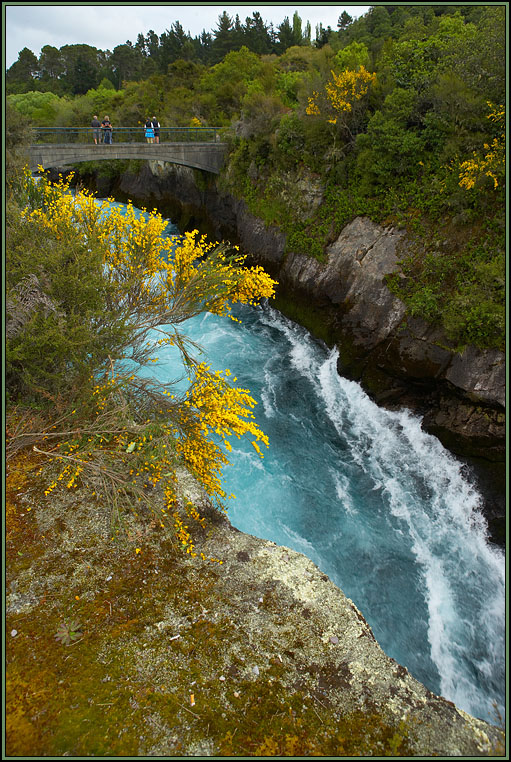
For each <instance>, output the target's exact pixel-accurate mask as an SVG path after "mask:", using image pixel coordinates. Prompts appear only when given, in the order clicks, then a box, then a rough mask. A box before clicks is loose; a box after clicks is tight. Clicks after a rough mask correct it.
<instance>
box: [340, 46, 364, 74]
mask: <svg viewBox="0 0 511 762" xmlns="http://www.w3.org/2000/svg"><path fill="white" fill-rule="evenodd" d="M334 60H335V65H336V67H337V69H338V71H343V70H344V69H349V70H350V71H358V69H359V67H360V66H363V67H364V68H366V69H367V68H368V66H369V51H368V49H367V45H365V44H364V43H363V42H356V40H354V41H353V42H350V44H349V45H346V47H345V48H343V49H342V50H339V51H338V52H337V53H336V56H335V59H334Z"/></svg>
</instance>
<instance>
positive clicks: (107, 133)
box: [101, 116, 112, 145]
mask: <svg viewBox="0 0 511 762" xmlns="http://www.w3.org/2000/svg"><path fill="white" fill-rule="evenodd" d="M101 129H102V130H103V143H106V144H107V145H111V143H112V124H111V122H110V117H108V116H105V118H104V119H103V121H102V122H101Z"/></svg>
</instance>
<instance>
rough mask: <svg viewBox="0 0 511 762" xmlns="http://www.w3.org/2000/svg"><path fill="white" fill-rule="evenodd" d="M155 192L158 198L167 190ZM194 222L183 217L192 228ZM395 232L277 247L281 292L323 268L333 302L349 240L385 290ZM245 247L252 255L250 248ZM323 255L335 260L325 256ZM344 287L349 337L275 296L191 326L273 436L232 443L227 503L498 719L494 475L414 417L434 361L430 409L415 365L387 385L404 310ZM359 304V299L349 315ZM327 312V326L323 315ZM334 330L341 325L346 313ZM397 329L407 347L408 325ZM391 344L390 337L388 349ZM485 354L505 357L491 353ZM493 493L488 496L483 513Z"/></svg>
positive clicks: (470, 707) (264, 237) (398, 651)
mask: <svg viewBox="0 0 511 762" xmlns="http://www.w3.org/2000/svg"><path fill="white" fill-rule="evenodd" d="M178 173H179V172H178ZM171 174H172V173H171ZM146 179H147V178H146ZM123 183H124V184H123ZM126 183H127V181H126V178H124V180H121V183H120V186H121V187H120V190H119V194H118V195H122V193H126V187H127V186H126ZM136 189H137V188H132V190H136ZM111 190H112V189H110V191H111ZM100 192H101V188H100ZM116 195H117V194H116ZM129 195H130V197H131V196H135V193H133V194H129ZM135 197H136V196H135ZM137 200H138V199H137ZM143 201H144V199H143V198H142V199H141V200H139V203H141V204H142V202H143ZM148 201H149V202H150V203H148ZM145 205H146V206H148V207H149V206H150V207H151V208H152V207H153V206H156V205H157V202H155V200H154V197H153V196H151V197H150V198H147V197H146V199H145ZM158 206H160V205H159V204H158ZM161 206H163V210H165V204H164V203H163V202H162V204H161ZM244 219H245V224H248V223H247V220H249V223H250V224H249V227H250V233H247V232H246V231H245V234H243V231H240V230H238V234H239V236H240V239H241V240H243V237H245V238H247V237H250V236H252V240H253V239H254V236H256V237H257V235H258V234H259V238H260V243H261V241H264V246H265V247H266V256H259V257H258V258H257V260H258V261H261V260H263V263H264V264H269V268H268V269H270V271H273V272H275V269H276V268H275V259H278V257H276V256H275V252H278V251H279V246H280V249H281V248H282V241H281V242H280V244H279V241H278V231H269V232H268V231H266V232H265V231H264V230H263V231H261V226H258V225H257V223H256V222H255V221H254V220H250V218H249V217H248V216H247V215H245V216H244ZM194 222H196V219H194V218H193V216H192V217H191V218H190V219H189V220H188V225H187V227H192V226H193V225H192V223H194ZM183 227H186V226H183ZM218 227H221V225H220V224H219V225H218ZM216 232H219V231H216ZM343 232H345V231H343ZM168 233H169V234H170V235H178V234H179V229H178V227H177V226H175V225H173V224H172V223H170V222H169V228H168ZM268 236H269V237H268ZM368 236H369V241H370V242H369V243H367V237H368ZM399 236H400V232H399V231H395V230H390V231H389V230H386V231H385V230H382V229H379V228H377V226H374V225H373V224H372V223H370V221H365V220H355V221H354V222H353V223H352V226H351V229H350V230H348V231H346V234H345V240H344V241H343V240H339V241H338V242H337V247H332V249H333V250H332V251H331V252H330V259H329V260H328V263H327V265H326V266H325V265H321V266H319V269H317V268H318V265H315V264H311V263H309V262H307V261H305V260H304V258H301V259H300V258H298V257H294V258H293V257H292V256H291V257H287V258H286V259H285V262H284V265H283V266H282V267H281V268H280V269H279V272H280V273H281V274H283V275H284V284H285V287H284V290H283V291H284V293H283V296H282V297H281V303H282V304H283V305H285V304H287V305H288V309H287V312H288V313H289V312H293V307H289V304H290V296H289V294H290V293H291V295H293V294H296V295H297V299H296V302H295V307H296V305H299V304H300V300H303V298H304V293H307V289H308V292H309V294H310V293H311V292H313V291H314V290H315V289H316V292H317V293H316V301H315V305H313V306H312V309H309V311H308V314H309V315H310V313H311V312H314V307H315V306H316V307H317V306H318V305H319V307H321V303H322V298H321V295H319V296H318V294H320V292H321V281H322V280H323V289H322V293H323V294H324V293H325V291H326V292H328V291H329V289H330V292H329V301H330V304H329V306H328V309H330V311H331V309H332V305H333V304H336V303H337V304H340V303H341V302H342V301H343V300H344V298H345V294H344V295H343V294H341V293H339V291H338V292H337V293H336V292H335V283H336V282H338V280H339V279H338V277H337V280H336V279H335V278H334V277H333V276H332V271H333V270H335V268H337V272H338V271H339V268H340V262H341V260H342V258H343V255H344V254H345V252H346V251H347V250H349V247H350V246H351V248H352V249H353V247H354V248H355V251H356V252H357V257H356V259H357V261H358V262H359V263H360V262H361V261H362V260H365V263H366V264H367V263H369V272H370V276H369V278H367V277H366V281H367V280H369V281H371V280H372V283H373V286H374V284H376V287H377V288H379V289H380V291H381V290H382V289H381V280H382V272H384V271H385V269H386V268H387V269H388V267H390V266H391V265H392V264H395V261H396V254H395V244H396V240H397V239H398V238H399ZM357 238H358V240H357ZM392 239H394V240H392ZM389 240H390V246H389ZM353 241H355V244H357V243H358V245H355V244H354V243H353ZM382 244H383V249H382V248H381V247H382ZM378 246H380V250H379V249H378ZM254 248H256V247H255V246H254ZM263 248H264V247H263ZM260 249H261V246H260ZM249 253H250V254H251V255H252V258H253V259H254V258H255V257H254V252H253V251H250V252H249ZM375 254H376V256H375ZM371 256H373V257H374V259H373V262H372V267H371ZM332 260H333V261H335V263H336V264H335V266H334V267H330V268H329V265H331V263H332ZM272 262H273V267H272ZM311 267H312V271H311ZM314 268H316V270H314ZM350 285H351V287H352V290H353V293H355V294H356V295H358V297H360V298H359V300H358V301H357V300H356V299H354V298H350V300H349V301H350V303H351V304H353V305H354V306H353V309H352V310H351V312H352V314H351V316H349V320H351V328H352V330H351V339H347V340H346V343H347V350H346V347H343V342H342V338H340V333H339V332H338V333H337V336H336V341H329V342H325V341H324V340H323V338H322V337H321V338H320V337H318V335H316V337H315V336H314V335H312V334H311V333H309V332H308V330H307V329H306V328H304V327H302V326H300V325H299V324H298V323H297V322H294V321H292V320H290V319H289V318H287V317H285V316H284V315H283V314H282V313H281V312H279V311H277V310H276V309H275V308H274V307H273V306H270V305H265V306H263V307H261V308H259V309H252V308H251V309H248V308H244V309H243V310H241V311H240V313H239V317H240V318H241V322H240V323H235V322H232V321H229V320H228V319H224V318H215V317H213V316H211V315H205V316H203V317H201V318H197V319H194V320H193V321H191V322H190V323H189V324H187V326H186V329H187V334H188V335H189V336H190V338H191V339H192V340H194V341H197V343H199V344H200V345H201V346H202V347H203V348H204V350H205V354H206V358H207V360H208V362H209V363H211V364H212V365H213V366H214V367H215V368H218V369H223V368H226V367H229V368H230V370H231V371H232V373H233V374H234V375H235V376H236V378H237V380H238V382H239V383H240V384H241V386H243V387H246V388H248V389H250V390H251V392H252V394H253V395H254V397H255V398H256V400H257V401H258V403H259V405H258V409H257V415H258V421H259V423H260V425H261V426H262V428H263V430H264V431H265V432H266V433H267V434H268V435H269V437H270V451H269V453H268V454H267V456H266V457H265V459H264V461H260V460H259V459H258V458H257V457H256V456H255V454H254V453H253V452H250V448H247V447H245V446H243V445H241V444H236V445H235V446H234V447H233V453H232V457H231V462H232V465H231V466H230V467H229V468H228V469H227V470H226V472H225V489H226V492H227V493H230V492H232V493H235V494H236V499H235V500H233V501H232V502H231V504H230V507H229V512H228V515H229V518H230V521H231V523H232V524H233V525H234V526H235V527H237V528H238V529H240V530H241V531H243V532H246V533H249V534H250V535H253V536H255V537H259V538H262V539H263V540H270V541H273V542H276V543H278V544H279V545H282V546H287V547H289V548H292V549H294V550H296V551H299V552H300V553H303V554H304V555H305V556H307V557H308V558H310V559H311V560H312V561H313V562H314V563H315V564H316V565H317V566H318V567H319V569H320V570H321V571H323V572H324V573H326V574H328V576H329V578H330V579H331V580H332V581H333V582H334V583H335V584H336V585H338V586H339V588H341V589H342V590H343V591H344V592H345V593H346V595H348V596H349V597H350V598H351V599H352V600H353V601H354V603H355V604H356V606H357V607H358V608H360V610H361V611H362V612H363V614H364V616H365V617H366V618H367V621H368V623H369V625H370V627H371V628H372V630H373V631H374V633H375V637H376V638H377V641H378V643H379V644H380V645H381V646H382V647H383V649H384V650H385V652H386V653H387V654H388V655H389V656H391V657H392V658H394V659H395V660H396V661H397V662H398V663H399V664H402V665H404V666H405V667H407V668H408V669H409V670H410V672H411V674H412V675H413V676H414V677H415V678H417V679H418V680H419V681H421V682H422V683H424V685H426V686H427V687H428V688H429V689H430V690H431V691H433V692H434V693H437V694H440V695H442V696H444V697H446V698H447V699H449V700H450V701H453V702H454V703H455V704H456V705H457V706H459V707H460V708H461V709H464V710H465V711H467V712H469V713H471V714H473V715H474V716H476V717H481V718H483V719H486V720H487V721H490V722H492V721H495V716H496V715H495V712H496V711H498V712H500V713H501V714H503V712H504V692H503V691H504V687H503V686H504V660H503V657H504V625H505V622H504V610H505V607H504V599H505V584H504V582H505V580H504V577H505V562H504V555H503V553H502V551H501V550H500V549H499V548H498V546H496V545H493V544H492V543H489V542H488V536H487V522H488V519H490V522H492V521H493V522H494V524H495V525H496V526H499V516H498V513H499V510H498V508H495V505H496V504H498V500H497V501H495V499H494V498H495V495H496V494H498V489H497V490H494V491H493V492H492V493H490V498H489V499H488V497H487V499H486V501H485V500H484V498H483V496H482V494H481V492H480V490H479V489H478V484H477V482H476V479H475V478H474V474H475V472H474V471H473V470H471V469H470V468H469V467H468V466H467V459H466V458H464V459H463V460H461V459H459V458H457V457H456V456H453V455H452V454H451V453H449V451H448V450H446V449H445V448H444V446H443V445H442V444H441V443H440V441H439V440H438V439H437V437H436V436H432V435H431V434H430V433H428V432H427V431H425V430H424V429H425V428H426V427H424V425H423V424H424V418H423V416H421V413H423V414H425V415H426V416H428V415H429V417H430V418H431V419H432V420H433V422H434V421H436V422H437V423H438V420H439V414H438V410H437V412H436V413H432V412H431V411H432V409H433V407H434V406H433V405H432V404H431V401H432V400H433V399H434V400H435V402H436V403H438V400H439V399H440V396H439V395H438V392H436V393H435V390H434V389H433V388H432V387H433V384H432V383H431V379H432V378H433V377H434V376H435V375H436V376H438V367H437V369H436V372H435V373H432V372H431V371H430V372H429V375H430V379H429V381H430V383H429V388H428V389H427V393H426V394H425V395H423V396H424V397H426V398H427V400H428V402H429V410H425V408H427V405H426V406H423V407H422V409H421V406H420V405H418V404H417V402H416V401H415V404H409V403H410V401H412V402H413V399H414V396H415V399H416V396H417V382H418V388H420V387H421V382H422V381H423V379H421V378H420V376H419V374H418V371H417V370H416V373H415V375H416V378H415V379H413V378H412V380H411V383H410V384H409V385H408V387H406V386H405V385H404V384H403V379H402V377H401V379H399V381H398V383H397V385H396V378H397V374H395V373H389V370H390V366H389V364H388V363H387V365H385V362H383V361H382V360H381V346H380V345H381V343H382V341H383V340H386V341H387V343H388V345H390V343H392V340H393V339H395V337H394V336H392V335H391V334H392V329H393V327H395V325H397V324H398V323H399V321H400V319H401V318H402V312H400V310H401V308H400V306H399V305H396V304H395V303H394V300H393V299H392V297H390V296H389V295H385V297H384V298H383V299H381V298H380V299H375V298H374V290H373V292H371V290H370V289H369V290H367V292H366V293H364V289H363V288H362V287H360V283H358V284H357V282H356V281H355V280H354V279H353V278H352V282H351V284H350V283H349V282H348V285H347V287H345V288H348V289H349V287H350ZM293 287H294V290H293ZM337 289H339V286H337ZM291 299H292V297H291ZM323 302H324V300H323ZM370 303H372V308H371V309H369V308H368V305H369V304H370ZM277 304H278V300H277ZM323 306H324V304H323ZM357 307H358V309H359V311H360V312H361V314H362V313H363V314H362V318H360V316H359V319H358V320H357V317H356V310H357ZM364 307H365V309H364ZM326 312H327V313H328V310H327V311H326ZM295 316H296V317H299V314H296V315H295ZM368 316H369V322H370V323H371V321H372V324H371V326H370V327H371V330H370V332H367V333H370V335H371V339H370V344H371V346H370V350H369V352H367V350H366V355H367V356H368V357H369V358H371V351H372V350H374V349H375V348H376V350H377V351H376V352H375V353H374V354H373V355H372V358H373V359H374V357H378V356H380V360H379V362H378V363H376V366H377V367H378V371H379V373H380V375H381V376H385V375H386V376H387V379H388V378H391V379H393V382H394V386H392V384H390V385H389V383H388V381H387V383H386V384H383V385H382V384H380V389H379V392H378V393H377V394H375V393H374V383H372V380H373V381H374V374H373V379H371V361H370V360H367V359H366V361H365V362H361V360H360V352H358V353H357V352H354V351H353V347H354V345H356V343H357V342H356V341H354V340H353V336H355V337H356V334H357V330H358V331H359V333H360V332H361V329H360V325H361V324H364V320H365V321H366V322H367V318H368ZM349 320H348V324H349ZM303 322H305V323H306V322H307V320H304V321H303ZM326 326H327V328H329V329H330V330H331V329H332V325H330V326H328V321H327V322H326ZM364 330H367V329H366V327H365V324H364ZM342 331H343V332H344V333H346V326H343V329H342ZM317 333H319V334H321V331H319V332H317ZM418 333H419V332H418V331H417V332H416V334H415V338H417V335H418ZM389 337H390V340H389ZM326 338H327V339H328V338H329V337H328V336H327V337H326ZM330 338H331V336H330ZM366 340H367V335H366ZM407 340H408V342H409V347H410V345H411V344H413V341H412V339H411V338H410V334H409V335H408V336H407ZM421 341H422V342H423V343H424V338H422V339H421ZM366 343H367V341H366ZM433 345H434V344H433V342H429V344H428V347H431V346H433ZM379 346H380V349H379V350H378V347H379ZM401 346H402V342H401ZM400 351H402V349H401V348H399V347H398V348H396V347H394V352H393V356H394V357H395V355H396V354H399V352H400ZM428 351H429V356H428V357H427V360H428V362H429V364H430V366H431V365H435V363H437V365H443V370H444V371H447V377H449V376H448V374H449V372H450V374H451V375H450V380H449V383H450V385H451V386H453V385H454V383H455V382H454V380H453V379H455V377H456V374H457V376H458V377H461V378H462V379H464V382H466V372H465V376H464V369H463V364H462V363H461V366H460V367H458V368H457V369H456V365H455V363H450V362H446V361H445V358H444V360H443V361H439V360H438V356H435V357H433V356H432V353H431V349H429V350H428ZM438 351H440V350H438ZM443 351H444V352H445V351H446V350H443ZM378 352H380V355H378ZM410 354H411V356H412V364H413V362H415V363H416V365H417V367H418V366H419V365H421V364H422V366H424V363H425V357H424V355H423V356H421V357H418V356H417V351H416V350H415V356H414V350H412V351H411V353H410ZM426 354H428V353H426ZM472 360H473V358H472ZM494 365H496V366H497V368H498V371H500V370H503V368H502V364H501V363H500V364H499V363H498V362H495V363H494ZM357 366H358V372H357V371H356V370H354V369H356V368H357ZM361 367H363V370H362V371H361V370H360V368H361ZM449 368H450V370H449ZM180 371H181V368H180V367H179V363H178V361H177V358H176V357H174V356H172V353H171V352H169V353H168V354H166V355H164V356H160V364H159V365H158V367H157V369H156V373H157V374H158V376H159V378H160V380H164V381H165V382H167V381H168V380H169V379H171V378H174V377H176V378H177V377H178V376H179V375H180ZM356 376H358V378H357V380H354V377H356ZM360 380H361V381H363V382H365V386H366V390H364V383H363V384H362V385H360V384H359V383H358V381H360ZM491 380H492V379H490V380H488V378H486V386H485V390H483V391H482V393H481V399H484V397H485V395H486V398H487V399H486V401H487V402H488V401H490V402H493V399H492V395H495V396H498V390H497V392H495V387H496V386H497V387H498V383H497V384H496V385H495V384H494V385H493V386H492V384H491ZM493 380H494V379H493ZM414 381H415V386H416V388H414ZM461 383H463V381H462V382H461ZM367 387H368V388H369V391H371V392H372V394H371V396H368V394H367ZM371 387H373V388H371ZM382 387H383V389H382ZM423 391H424V387H423ZM500 391H502V390H500ZM378 397H380V399H379V400H378ZM378 401H379V402H385V406H384V407H382V406H381V405H378V404H377V402H378ZM444 412H445V411H444ZM451 419H452V416H451ZM432 428H433V429H434V425H433V426H432ZM440 429H441V427H438V431H440ZM452 429H453V426H452V420H451V421H449V422H448V423H447V425H446V426H445V430H450V431H451V440H450V441H451V442H452V441H457V442H458V444H459V441H460V437H459V431H458V432H456V433H455V436H454V437H452ZM487 436H488V437H489V439H493V442H494V446H493V450H492V452H493V453H494V457H495V460H496V461H498V459H499V454H498V453H499V447H500V449H501V444H500V445H499V437H498V436H496V437H495V436H494V437H492V436H490V435H488V434H487ZM448 439H449V437H448ZM471 444H472V451H471V453H470V454H471V455H473V454H474V451H475V452H476V454H477V455H480V452H477V448H478V447H479V449H481V443H480V442H479V444H478V439H477V437H472V442H471ZM495 453H496V455H495ZM489 504H490V505H493V506H494V507H493V509H491V510H490V511H488V505H489ZM485 510H486V519H485V517H484V516H483V513H484V512H485ZM492 510H493V513H492Z"/></svg>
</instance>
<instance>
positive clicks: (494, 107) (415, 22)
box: [6, 5, 506, 349]
mask: <svg viewBox="0 0 511 762" xmlns="http://www.w3.org/2000/svg"><path fill="white" fill-rule="evenodd" d="M505 58H506V57H505V7H504V5H493V6H491V5H467V6H453V5H438V6H375V7H372V8H371V9H370V11H369V12H368V13H367V14H365V15H364V16H362V17H360V18H359V19H357V20H355V21H353V20H352V19H351V17H350V16H349V15H348V14H346V13H344V14H343V15H342V16H340V17H339V22H338V29H337V30H335V31H334V30H331V29H329V28H328V29H326V30H325V29H323V28H322V27H320V28H318V29H316V38H315V40H314V41H312V40H311V30H310V29H309V28H306V29H305V30H303V29H302V22H301V19H300V18H299V16H298V14H297V13H295V15H294V16H293V19H292V23H291V22H290V21H289V19H285V21H284V22H283V23H282V24H281V25H279V26H278V28H277V29H273V28H272V27H268V26H267V25H266V24H265V23H264V21H263V20H262V18H261V17H260V15H259V14H258V13H253V14H252V17H248V18H247V19H246V21H245V23H241V22H240V20H239V18H237V17H236V19H231V18H230V17H229V16H228V15H227V14H226V13H224V14H222V16H221V17H219V23H218V28H217V30H215V32H213V33H211V34H209V33H203V35H202V36H201V37H199V38H195V39H191V38H190V37H189V35H186V34H185V33H184V32H183V30H182V28H181V27H180V25H179V24H178V23H177V22H176V23H174V24H173V25H172V27H171V29H170V30H167V32H165V33H164V34H163V35H161V36H160V37H158V35H155V34H154V32H151V31H150V32H149V33H147V34H146V35H145V36H144V35H143V34H140V35H139V36H138V38H137V42H136V43H135V44H134V45H133V44H131V43H126V44H125V45H120V46H117V47H116V48H115V49H114V51H113V52H112V53H110V52H109V51H106V52H103V51H98V50H96V49H95V48H90V47H89V46H83V45H82V46H78V45H71V46H63V47H62V48H60V50H57V49H56V48H51V49H50V47H49V46H46V47H45V48H43V49H42V51H41V55H40V57H39V59H37V58H36V57H35V55H34V54H33V53H31V51H28V50H27V49H25V50H24V51H21V53H20V55H19V60H18V61H17V62H16V63H15V64H13V66H12V67H11V68H10V69H9V71H8V72H7V77H6V84H7V92H9V93H10V95H8V98H7V100H8V103H9V105H10V106H12V107H14V108H15V109H16V111H17V113H19V114H20V115H23V117H24V118H25V119H29V120H31V121H32V123H33V124H35V125H42V126H53V125H59V126H77V125H80V126H86V125H88V124H89V123H90V119H91V116H92V114H96V113H97V114H100V115H102V114H106V113H108V114H109V115H110V118H111V120H112V122H113V124H114V128H115V125H118V126H136V125H137V124H140V125H141V124H142V123H143V121H144V120H145V118H146V117H147V116H151V115H152V114H156V116H157V117H158V119H159V121H160V123H161V124H162V126H164V127H165V126H191V125H205V126H215V127H221V128H223V134H224V139H225V140H226V141H228V142H229V144H230V149H231V152H230V159H229V164H228V168H227V171H226V172H225V173H224V175H223V177H222V178H221V181H220V182H221V185H222V188H223V189H224V190H226V191H228V192H230V193H232V194H233V195H235V196H237V197H239V198H243V199H244V200H245V201H246V202H247V204H248V206H249V208H250V210H251V211H252V212H253V213H254V214H256V215H258V216H259V217H261V218H262V219H263V220H264V221H265V222H266V223H267V224H276V225H278V226H280V227H281V228H282V229H283V230H284V231H285V233H286V234H287V241H288V249H289V250H290V251H291V250H292V251H295V252H302V253H306V254H309V255H312V256H316V257H318V258H320V259H321V258H322V257H323V256H324V253H325V247H326V246H328V244H329V243H331V242H332V241H334V240H335V239H336V237H337V236H338V235H339V232H340V231H341V229H342V228H343V226H344V225H345V224H346V223H347V222H349V221H350V220H351V219H353V217H354V216H356V215H367V216H370V217H371V218H372V219H373V220H375V221H377V222H388V223H389V224H398V225H404V226H406V227H407V228H408V230H409V233H410V236H409V240H410V237H411V239H412V241H413V243H412V245H411V246H409V247H408V248H407V251H406V253H404V254H403V261H402V263H401V268H402V273H400V275H399V276H398V275H397V274H396V276H395V277H390V278H389V287H390V288H391V289H392V290H393V291H394V292H395V293H396V294H397V295H398V296H400V297H401V298H402V299H403V300H404V301H405V303H406V304H407V306H408V309H409V312H410V314H411V315H414V316H421V317H423V318H425V319H426V320H428V321H429V322H433V323H439V324H441V325H442V326H443V329H444V331H445V333H446V335H447V336H448V338H449V339H451V340H453V341H455V342H456V343H457V344H458V346H459V348H460V349H461V348H462V347H463V346H464V345H466V344H469V343H470V344H475V345H476V346H479V347H481V348H487V347H498V348H500V349H504V342H505V336H504V323H505V214H504V200H505V164H504V148H505V137H504V131H505V107H504V105H503V104H504V103H505ZM307 185H309V186H311V187H314V188H315V189H317V199H318V201H317V203H314V204H310V203H309V204H308V203H306V199H307V194H306V193H305V194H304V192H303V188H304V187H307ZM403 274H404V276H405V277H403Z"/></svg>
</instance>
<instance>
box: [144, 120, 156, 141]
mask: <svg viewBox="0 0 511 762" xmlns="http://www.w3.org/2000/svg"><path fill="white" fill-rule="evenodd" d="M145 136H146V140H147V142H148V143H154V127H153V123H152V122H151V120H150V119H149V117H147V119H146V120H145Z"/></svg>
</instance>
